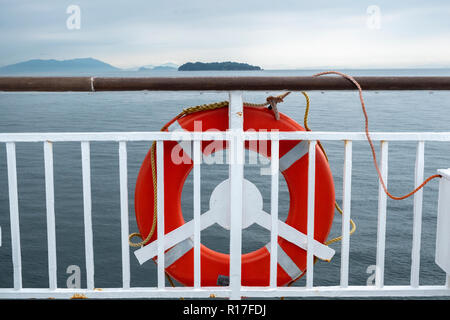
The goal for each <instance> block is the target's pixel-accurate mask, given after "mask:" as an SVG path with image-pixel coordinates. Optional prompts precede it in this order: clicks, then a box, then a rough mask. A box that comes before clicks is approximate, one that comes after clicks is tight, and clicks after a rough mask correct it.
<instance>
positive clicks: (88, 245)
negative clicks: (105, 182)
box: [81, 141, 94, 290]
mask: <svg viewBox="0 0 450 320" xmlns="http://www.w3.org/2000/svg"><path fill="white" fill-rule="evenodd" d="M81 167H82V176H83V207H84V242H85V254H86V279H87V288H88V289H89V290H93V289H94V240H93V233H92V199H91V156H90V145H89V141H81Z"/></svg>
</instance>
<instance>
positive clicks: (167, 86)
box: [0, 76, 450, 92]
mask: <svg viewBox="0 0 450 320" xmlns="http://www.w3.org/2000/svg"><path fill="white" fill-rule="evenodd" d="M355 80H357V81H358V82H359V83H360V84H361V86H362V88H363V89H364V90H450V77H431V76H430V77H370V76H369V77H368V76H364V77H355ZM354 89H355V87H354V85H353V84H352V83H351V82H350V81H348V80H347V79H344V78H341V77H336V76H328V77H318V78H315V77H272V76H267V77H260V76H255V77H172V78H158V77H148V78H119V77H0V91H88V92H93V91H140V90H155V91H162V90H164V91H179V90H194V91H208V90H211V91H231V90H255V91H256V90H354Z"/></svg>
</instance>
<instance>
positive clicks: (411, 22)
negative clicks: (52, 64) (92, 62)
mask: <svg viewBox="0 0 450 320" xmlns="http://www.w3.org/2000/svg"><path fill="white" fill-rule="evenodd" d="M73 8H75V11H74V9H73ZM78 13H79V14H78ZM0 44H1V46H0V66H3V65H8V64H12V63H17V62H21V61H25V60H29V59H58V60H62V59H72V58H86V57H93V58H96V59H100V60H102V61H104V62H107V63H110V64H112V65H114V66H116V67H120V68H132V67H138V66H143V65H158V64H163V63H167V62H172V63H176V64H183V63H185V62H188V61H202V62H211V61H237V62H246V63H250V64H253V65H258V66H261V67H262V68H264V69H301V68H320V67H334V68H415V67H450V1H448V0H427V1H423V0H422V1H415V0H409V1H402V0H397V1H392V0H373V1H365V0H359V1H356V0H339V1H336V0H330V1H322V0H315V1H310V0H308V1H302V0H278V1H268V0H227V1H215V0H189V1H186V0H165V1H153V0H135V1H133V0H127V1H122V0H117V1H111V0H109V1H104V0H95V1H92V0H80V1H72V0H69V1H63V0H54V1H50V0H39V1H35V0H34V1H21V0H0Z"/></svg>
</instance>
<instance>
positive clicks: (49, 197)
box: [44, 141, 57, 290]
mask: <svg viewBox="0 0 450 320" xmlns="http://www.w3.org/2000/svg"><path fill="white" fill-rule="evenodd" d="M44 167H45V200H46V208H47V243H48V281H49V288H50V289H51V290H55V289H56V288H57V277H56V275H57V263H56V225H55V190H54V189H55V188H54V178H53V144H52V143H51V142H50V141H46V142H44Z"/></svg>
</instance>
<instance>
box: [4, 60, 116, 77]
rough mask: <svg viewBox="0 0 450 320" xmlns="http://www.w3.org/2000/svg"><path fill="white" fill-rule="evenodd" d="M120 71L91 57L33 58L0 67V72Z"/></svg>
mask: <svg viewBox="0 0 450 320" xmlns="http://www.w3.org/2000/svg"><path fill="white" fill-rule="evenodd" d="M112 71H120V69H119V68H116V67H113V66H112V65H110V64H107V63H105V62H102V61H100V60H97V59H93V58H82V59H71V60H54V59H50V60H41V59H33V60H28V61H25V62H19V63H16V64H11V65H8V66H4V67H0V73H2V74H5V73H7V74H15V73H21V74H33V73H80V72H82V73H92V72H112Z"/></svg>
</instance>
